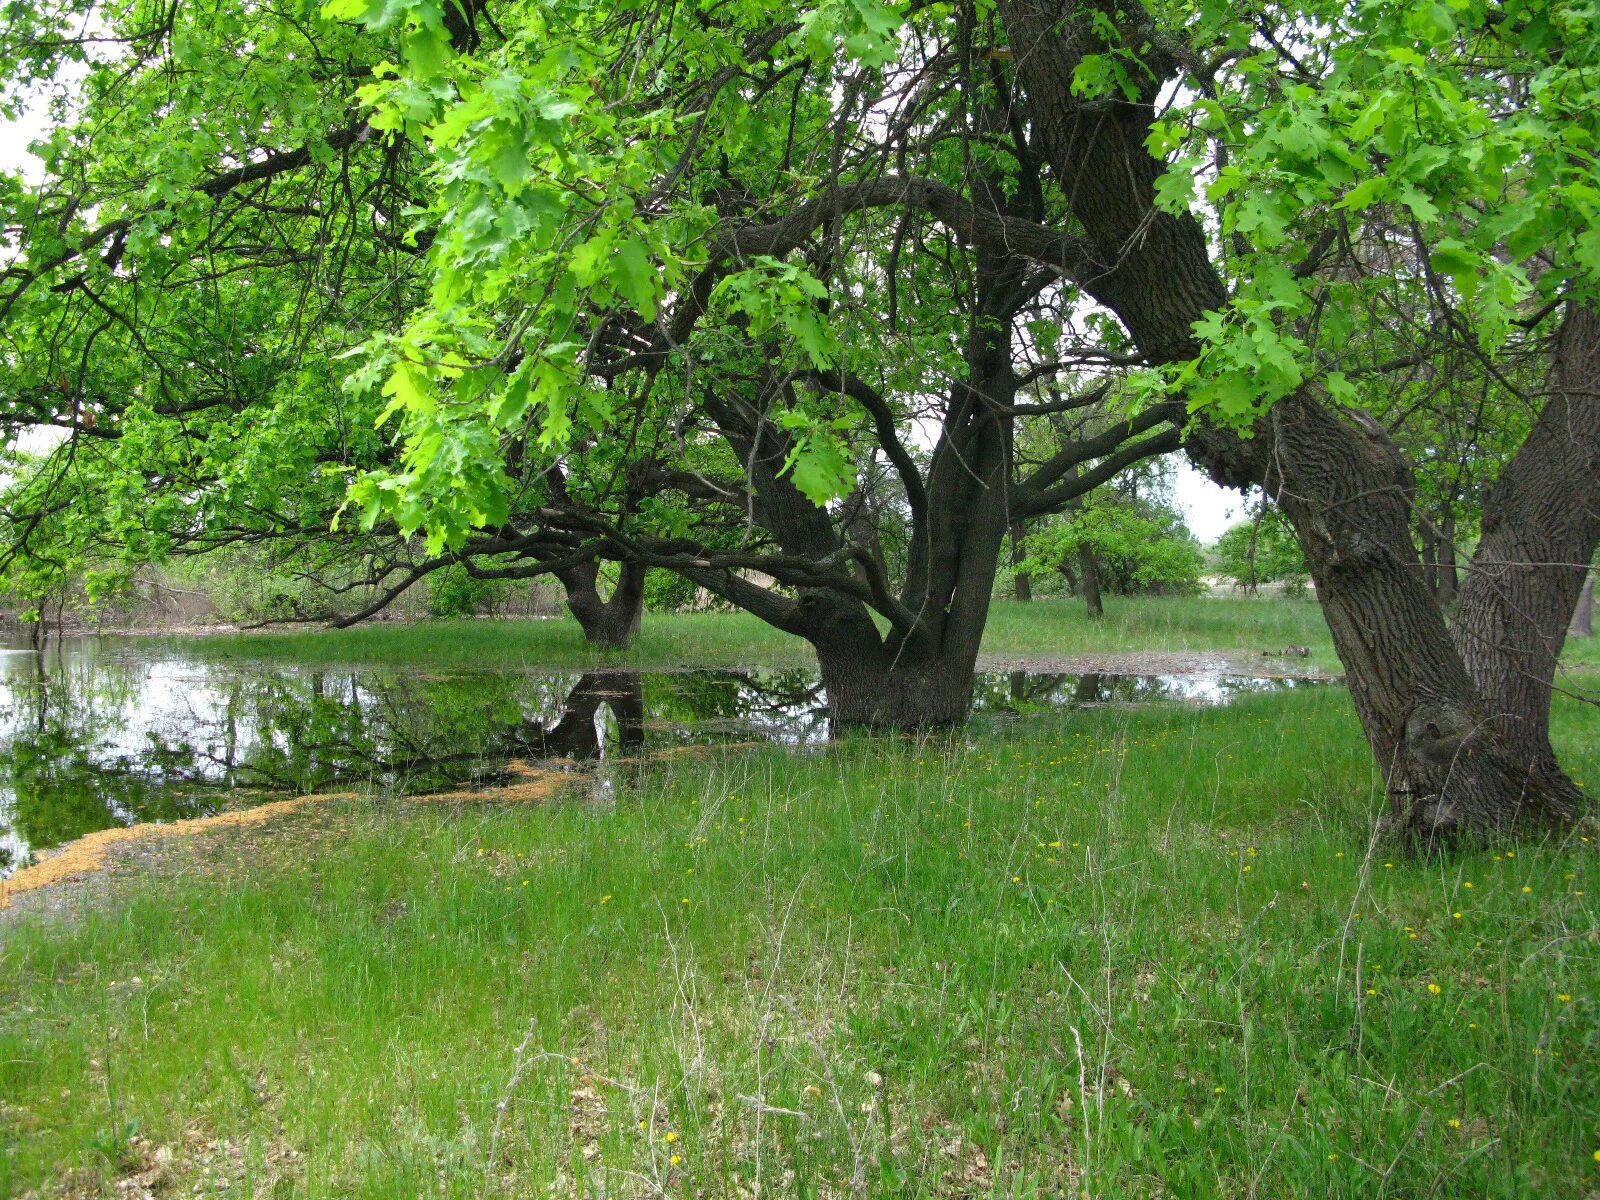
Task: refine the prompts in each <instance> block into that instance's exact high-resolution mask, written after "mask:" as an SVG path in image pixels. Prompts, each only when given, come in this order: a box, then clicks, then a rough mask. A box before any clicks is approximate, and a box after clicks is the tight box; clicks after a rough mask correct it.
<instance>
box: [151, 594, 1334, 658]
mask: <svg viewBox="0 0 1600 1200" xmlns="http://www.w3.org/2000/svg"><path fill="white" fill-rule="evenodd" d="M153 640H157V641H171V642H172V643H173V644H181V645H182V646H183V648H184V649H185V651H186V652H194V653H198V654H203V655H205V656H206V657H208V658H227V657H239V658H276V657H281V658H290V659H294V660H296V661H301V662H390V661H405V662H418V663H427V664H429V665H431V666H450V667H473V666H481V667H495V668H504V667H517V666H540V667H550V666H583V665H587V664H589V663H592V662H596V661H605V662H621V663H638V664H640V665H642V666H653V667H669V668H670V667H680V666H695V667H702V666H704V667H712V666H750V665H753V664H760V665H762V666H789V665H796V666H810V665H812V664H813V663H814V662H815V661H816V660H815V657H814V656H813V655H812V652H811V648H810V647H809V646H808V645H807V644H806V643H805V642H804V641H802V640H801V639H799V638H797V637H793V636H791V635H789V634H786V633H783V632H781V631H779V630H776V629H773V628H772V627H771V626H770V625H767V624H765V623H763V622H762V621H759V620H757V619H756V618H755V617H752V616H750V615H749V614H748V613H742V612H740V613H720V612H713V613H649V614H647V615H646V617H645V619H644V625H643V627H642V629H641V631H640V633H639V637H638V638H637V639H636V640H635V642H634V644H633V645H632V646H631V647H629V648H628V649H627V650H624V651H611V652H607V653H602V652H599V651H596V650H595V649H594V648H593V647H592V646H588V645H586V644H585V643H584V641H583V635H582V632H581V631H580V630H579V628H578V626H577V623H576V622H574V621H571V620H565V619H562V620H548V621H540V620H509V621H484V620H460V621H426V622H422V623H420V624H415V625H402V624H385V623H378V624H368V625H359V626H356V627H354V628H352V629H334V630H326V629H319V630H302V631H293V632H265V633H241V634H223V635H214V636H210V637H205V638H198V639H187V638H186V639H182V640H181V641H177V640H174V639H153ZM1289 645H1295V646H1307V647H1310V649H1311V650H1312V652H1313V653H1312V657H1311V659H1310V660H1309V661H1310V662H1311V663H1312V664H1313V665H1320V666H1322V667H1325V668H1327V669H1329V670H1337V668H1338V660H1337V659H1336V658H1334V656H1333V649H1332V643H1331V641H1330V640H1329V637H1328V630H1327V626H1326V625H1325V624H1324V623H1323V620H1322V613H1321V611H1320V610H1319V609H1318V608H1317V605H1316V602H1315V601H1314V600H1283V599H1273V600H1266V599H1243V598H1239V599H1234V598H1223V597H1196V598H1189V599H1162V598H1156V597H1115V596H1112V597H1107V599H1106V615H1105V617H1104V618H1103V619H1101V620H1098V621H1091V620H1090V619H1089V618H1088V617H1087V616H1086V615H1085V613H1084V607H1083V602H1082V601H1081V600H1070V599H1067V600H1035V601H1032V602H1030V603H1027V604H1019V603H1017V602H1016V601H1014V600H1000V601H996V602H995V604H994V606H993V608H992V609H991V610H990V617H989V623H988V626H987V628H986V630H985V633H984V651H985V653H987V654H991V655H994V656H997V657H1004V658H1029V657H1041V656H1042V657H1052V656H1053V657H1067V656H1071V655H1076V654H1091V653H1130V652H1145V651H1150V652H1164V651H1179V650H1208V651H1226V652H1235V653H1240V654H1259V653H1260V652H1261V651H1263V650H1273V651H1278V650H1282V649H1283V648H1284V647H1285V646H1289ZM1295 661H1296V663H1297V664H1299V665H1305V664H1304V662H1303V661H1302V660H1295Z"/></svg>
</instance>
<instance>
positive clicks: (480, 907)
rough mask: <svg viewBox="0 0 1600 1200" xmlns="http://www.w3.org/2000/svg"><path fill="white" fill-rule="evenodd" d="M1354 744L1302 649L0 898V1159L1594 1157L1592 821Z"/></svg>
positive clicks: (1197, 1189)
mask: <svg viewBox="0 0 1600 1200" xmlns="http://www.w3.org/2000/svg"><path fill="white" fill-rule="evenodd" d="M1035 611H1046V610H1044V609H1037V610H1035ZM1065 623H1066V619H1065V618H1063V624H1065ZM1173 636H1175V637H1176V636H1187V633H1183V634H1181V635H1180V634H1177V633H1174V635H1173ZM1557 716H1558V719H1557V723H1556V734H1557V737H1558V741H1559V742H1560V744H1561V746H1562V748H1563V750H1564V752H1565V753H1566V754H1567V758H1568V762H1569V764H1570V765H1571V766H1572V768H1573V769H1574V770H1575V772H1576V773H1577V774H1578V775H1579V777H1581V778H1587V779H1591V780H1595V779H1600V738H1597V737H1596V736H1595V733H1596V725H1597V722H1596V719H1595V715H1594V712H1593V710H1592V709H1586V708H1583V707H1582V706H1580V705H1578V704H1576V703H1574V702H1570V701H1561V702H1560V703H1559V706H1558V714H1557ZM1376 790H1377V789H1376V784H1375V781H1374V779H1373V772H1372V766H1371V762H1370V758H1369V756H1368V754H1367V752H1366V750H1365V748H1364V746H1363V744H1362V741H1361V738H1360V735H1359V731H1358V729H1357V727H1356V723H1355V721H1354V718H1353V716H1352V714H1351V713H1350V710H1349V706H1348V699H1347V697H1346V695H1345V694H1344V693H1343V691H1342V690H1340V689H1331V688H1330V689H1316V690H1310V691H1306V692H1296V693H1292V694H1289V695H1285V696H1275V697H1261V698H1256V699H1250V700H1245V701H1241V702H1239V703H1237V704H1236V705H1234V706H1232V707H1230V708H1226V709H1217V710H1196V709H1189V708H1176V707H1174V708H1153V709H1144V710H1127V709H1122V710H1095V711H1086V712H1081V713H1076V714H1073V715H1071V716H1067V717H1061V716H1038V717H1028V718H1023V719H1019V720H1018V721H1016V722H1014V723H1012V724H1008V725H1000V726H997V727H995V728H993V729H991V730H989V731H987V732H984V733H981V734H973V733H968V734H967V735H964V736H962V737H959V738H952V739H948V740H939V741H918V740H910V739H882V740H868V739H860V740H851V741H847V742H845V743H842V744H839V745H837V746H835V747H831V748H829V749H827V750H825V751H819V752H816V753H812V754H807V755H788V754H785V753H784V752H782V751H781V750H780V749H776V748H769V749H755V750H749V751H744V752H734V753H731V754H729V753H725V754H724V755H723V756H721V757H713V756H708V755H702V756H683V757H677V758H668V759H666V760H663V761H661V762H658V763H657V764H655V765H654V766H652V767H651V768H649V769H648V771H646V772H645V773H643V774H639V775H632V776H629V775H624V776H620V777H619V779H618V786H617V789H616V792H615V799H614V801H612V802H598V803H597V802H592V801H591V802H588V803H585V802H581V799H580V802H574V803H570V804H553V805H547V806H543V807H523V808H508V807H492V806H483V807H475V808H467V809H464V810H462V811H459V812H450V811H446V810H441V809H433V808H427V807H421V808H416V809H407V810H405V812H404V813H403V814H395V813H385V812H383V811H381V810H377V809H372V808H358V809H351V810H336V811H331V812H327V813H324V814H323V817H322V820H323V821H324V822H325V823H329V827H327V828H323V829H321V830H320V831H319V830H318V829H317V827H316V824H315V822H309V821H308V822H305V823H301V824H295V825H286V826H285V827H283V828H282V829H280V830H279V831H277V832H276V833H275V834H273V833H268V834H266V835H261V834H257V835H255V837H254V838H253V839H251V840H249V841H243V840H221V841H218V842H215V843H206V844H205V845H203V846H198V847H197V848H196V849H195V851H194V854H195V857H194V859H193V861H191V862H189V863H188V864H187V869H185V870H182V871H170V872H167V873H165V874H163V875H160V876H148V877H144V878H133V879H128V880H126V881H123V882H121V883H118V884H116V885H115V889H116V890H115V891H114V893H113V895H112V896H111V897H110V900H111V901H112V902H110V903H106V904H102V905H97V906H95V907H94V908H93V909H92V911H90V912H89V913H88V914H86V915H85V916H84V917H82V918H81V919H79V920H76V921H74V922H71V923H67V922H48V921H38V920H35V921H31V922H28V923H13V924H12V925H11V926H10V927H9V928H8V929H6V930H5V931H4V933H3V934H0V937H3V942H0V1097H3V1098H4V1101H5V1103H4V1106H0V1128H3V1129H4V1156H3V1157H0V1194H4V1195H15V1194H18V1193H20V1192H25V1191H27V1189H29V1188H31V1187H34V1186H38V1185H41V1184H48V1183H50V1181H57V1182H59V1181H60V1180H62V1178H63V1177H64V1173H66V1172H68V1171H76V1172H78V1174H77V1175H76V1176H75V1177H74V1179H73V1186H74V1187H75V1188H77V1189H78V1190H77V1191H74V1192H73V1193H72V1194H74V1195H94V1194H96V1192H95V1191H94V1189H95V1188H96V1187H99V1186H102V1184H104V1186H106V1187H108V1188H109V1186H110V1184H109V1183H107V1182H105V1181H109V1180H112V1179H115V1178H118V1177H124V1178H125V1177H129V1176H132V1175H136V1174H137V1173H138V1172H140V1171H142V1170H146V1169H149V1170H155V1171H161V1170H166V1171H168V1172H169V1173H170V1175H171V1178H170V1179H169V1180H168V1185H169V1186H170V1187H171V1188H172V1190H173V1193H174V1194H189V1188H190V1185H191V1184H194V1183H195V1182H196V1181H197V1180H198V1179H199V1178H200V1177H201V1176H202V1175H203V1174H204V1172H205V1171H207V1170H211V1171H212V1172H213V1174H212V1177H211V1178H212V1185H211V1191H212V1194H217V1195H224V1196H237V1197H244V1196H272V1197H276V1198H287V1197H295V1196H300V1197H325V1196H335V1195H337V1196H342V1197H408V1198H409V1197H416V1196H430V1197H463V1198H465V1197H479V1196H492V1195H507V1196H510V1195H515V1196H535V1195H538V1196H544V1195H554V1196H576V1195H586V1196H598V1195H601V1194H604V1195H607V1196H647V1195H671V1196H687V1195H700V1196H708V1197H734V1196H750V1195H753V1194H755V1193H754V1192H753V1191H752V1188H753V1186H754V1185H755V1184H757V1183H759V1186H760V1194H762V1195H774V1196H791V1195H793V1196H830V1197H831V1196H845V1195H860V1196H874V1197H876V1196H907V1197H920V1196H930V1197H931V1196H980V1195H981V1196H987V1195H995V1196H1000V1195H1004V1196H1011V1197H1031V1196H1046V1195H1051V1196H1053V1195H1071V1196H1073V1197H1077V1196H1079V1195H1080V1194H1083V1193H1087V1194H1089V1195H1094V1196H1117V1197H1123V1196H1134V1197H1136V1196H1175V1197H1209V1196H1227V1197H1235V1196H1243V1195H1246V1194H1248V1193H1250V1192H1251V1190H1252V1188H1253V1189H1254V1194H1256V1195H1260V1196H1271V1197H1285V1196H1315V1197H1323V1196H1329V1197H1371V1196H1379V1195H1384V1196H1391V1197H1405V1196H1416V1197H1421V1196H1429V1195H1432V1196H1474V1197H1479V1196H1496V1197H1522V1196H1581V1195H1584V1194H1586V1193H1588V1192H1590V1191H1592V1190H1594V1189H1595V1188H1596V1187H1600V1161H1596V1158H1595V1155H1596V1153H1597V1152H1600V1127H1597V1126H1596V1114H1597V1113H1600V1074H1597V1073H1596V1071H1595V1069H1594V1067H1595V1063H1596V1061H1597V1059H1600V943H1597V942H1596V940H1595V937H1594V930H1595V929H1596V927H1597V923H1600V903H1597V901H1600V864H1597V862H1596V856H1595V854H1594V849H1595V847H1594V846H1593V845H1590V844H1587V843H1585V842H1584V841H1582V840H1581V839H1580V837H1579V836H1578V835H1574V836H1573V837H1572V838H1571V839H1570V841H1568V842H1566V843H1564V844H1553V843H1552V844H1527V845H1523V846H1519V847H1517V848H1516V850H1515V852H1514V853H1511V852H1508V851H1506V850H1504V849H1499V850H1486V851H1483V852H1475V853H1471V854H1466V855H1462V856H1457V857H1453V858H1449V859H1447V860H1444V861H1434V862H1429V863H1417V862H1411V861H1405V860H1400V859H1386V858H1385V856H1384V852H1382V851H1381V850H1380V851H1378V852H1377V853H1376V854H1375V855H1369V852H1368V846H1369V840H1368V836H1369V833H1370V831H1371V828H1372V821H1373V816H1374V806H1375V804H1376V803H1377V800H1376V798H1375V797H1376ZM584 794H587V793H584ZM1391 862H1392V864H1393V865H1392V866H1391V865H1390V863H1391ZM1457 914H1459V916H1458V915H1457ZM1435 989H1437V990H1435ZM1569 997H1570V999H1568V998H1569ZM164 1147H166V1148H171V1150H170V1154H171V1161H170V1162H169V1163H168V1164H167V1165H166V1166H165V1167H162V1166H160V1165H159V1161H160V1160H161V1159H162V1158H164V1157H166V1155H167V1154H168V1153H169V1151H167V1150H163V1148H164ZM673 1156H677V1157H678V1158H679V1159H680V1160H681V1161H679V1162H676V1163H674V1162H673V1161H672V1159H673ZM219 1176H220V1177H221V1178H222V1179H224V1180H225V1181H226V1182H224V1183H222V1184H221V1185H218V1184H217V1182H216V1181H217V1178H218V1177H219ZM47 1194H48V1193H47ZM108 1194H109V1192H108Z"/></svg>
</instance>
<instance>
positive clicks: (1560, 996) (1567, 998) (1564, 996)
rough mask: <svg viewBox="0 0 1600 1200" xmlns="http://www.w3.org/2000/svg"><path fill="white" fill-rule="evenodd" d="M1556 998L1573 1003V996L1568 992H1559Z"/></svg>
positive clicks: (1563, 1002) (1565, 1002)
mask: <svg viewBox="0 0 1600 1200" xmlns="http://www.w3.org/2000/svg"><path fill="white" fill-rule="evenodd" d="M1556 999H1557V1000H1559V1001H1560V1002H1561V1003H1562V1004H1571V1003H1572V997H1571V996H1569V995H1567V993H1565V992H1558V993H1557V994H1556Z"/></svg>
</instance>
